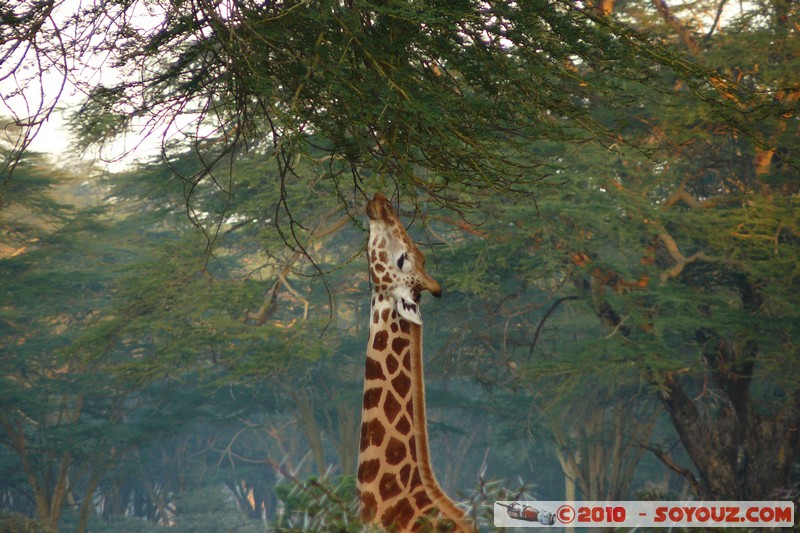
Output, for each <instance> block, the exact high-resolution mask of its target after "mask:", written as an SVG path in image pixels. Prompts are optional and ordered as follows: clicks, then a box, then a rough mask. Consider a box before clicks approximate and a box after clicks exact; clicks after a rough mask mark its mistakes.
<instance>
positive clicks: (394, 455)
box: [386, 437, 408, 485]
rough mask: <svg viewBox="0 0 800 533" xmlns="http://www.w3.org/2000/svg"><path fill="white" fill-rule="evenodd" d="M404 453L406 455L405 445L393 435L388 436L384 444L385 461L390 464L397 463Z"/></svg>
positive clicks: (400, 460)
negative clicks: (387, 440)
mask: <svg viewBox="0 0 800 533" xmlns="http://www.w3.org/2000/svg"><path fill="white" fill-rule="evenodd" d="M406 455H408V451H407V450H406V445H405V444H404V443H403V442H401V441H400V440H398V439H396V438H394V437H389V442H388V443H387V444H386V462H387V463H389V464H390V465H399V464H400V463H402V462H403V460H404V459H405V458H406ZM403 484H404V485H405V483H403Z"/></svg>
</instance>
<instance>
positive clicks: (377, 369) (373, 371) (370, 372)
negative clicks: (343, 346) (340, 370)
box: [364, 357, 386, 381]
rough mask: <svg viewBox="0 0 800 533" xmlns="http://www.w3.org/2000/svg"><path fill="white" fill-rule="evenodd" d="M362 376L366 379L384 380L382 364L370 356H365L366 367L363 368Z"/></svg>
mask: <svg viewBox="0 0 800 533" xmlns="http://www.w3.org/2000/svg"><path fill="white" fill-rule="evenodd" d="M364 377H365V378H366V379H367V380H370V381H372V380H376V379H379V380H385V379H386V375H384V373H383V366H381V363H380V361H376V360H375V359H373V358H372V357H367V363H366V368H365V369H364Z"/></svg>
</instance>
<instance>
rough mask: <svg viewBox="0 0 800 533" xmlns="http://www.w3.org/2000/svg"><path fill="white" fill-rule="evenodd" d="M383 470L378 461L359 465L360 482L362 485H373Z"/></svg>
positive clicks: (374, 460)
mask: <svg viewBox="0 0 800 533" xmlns="http://www.w3.org/2000/svg"><path fill="white" fill-rule="evenodd" d="M380 469H381V462H380V460H378V459H370V460H368V461H364V462H363V463H361V464H360V465H358V480H359V481H361V482H362V483H371V482H372V481H373V480H374V479H375V476H377V475H378V472H379V471H380Z"/></svg>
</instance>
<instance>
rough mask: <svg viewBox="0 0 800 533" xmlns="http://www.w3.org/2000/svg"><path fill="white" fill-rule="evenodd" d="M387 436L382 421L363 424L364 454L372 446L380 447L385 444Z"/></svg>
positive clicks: (361, 445)
mask: <svg viewBox="0 0 800 533" xmlns="http://www.w3.org/2000/svg"><path fill="white" fill-rule="evenodd" d="M385 435H386V430H385V429H384V428H383V424H381V422H380V420H378V419H375V420H370V421H369V422H363V423H362V424H361V444H360V449H361V451H362V452H363V451H364V450H366V449H367V448H369V447H370V445H372V446H380V445H381V444H382V443H383V437H384V436H385Z"/></svg>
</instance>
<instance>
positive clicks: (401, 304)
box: [397, 297, 422, 326]
mask: <svg viewBox="0 0 800 533" xmlns="http://www.w3.org/2000/svg"><path fill="white" fill-rule="evenodd" d="M397 314H399V315H400V316H401V317H403V318H405V319H406V320H408V321H409V322H413V323H414V324H419V325H420V326H421V325H422V315H421V314H420V312H419V305H417V304H416V303H414V302H413V301H412V300H408V299H406V298H403V297H400V298H398V299H397Z"/></svg>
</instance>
